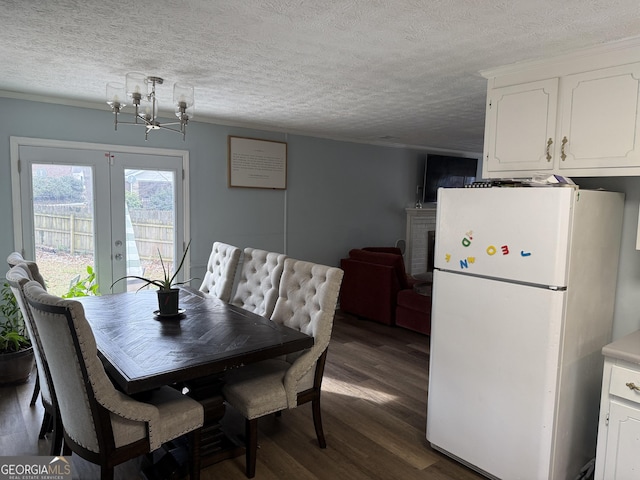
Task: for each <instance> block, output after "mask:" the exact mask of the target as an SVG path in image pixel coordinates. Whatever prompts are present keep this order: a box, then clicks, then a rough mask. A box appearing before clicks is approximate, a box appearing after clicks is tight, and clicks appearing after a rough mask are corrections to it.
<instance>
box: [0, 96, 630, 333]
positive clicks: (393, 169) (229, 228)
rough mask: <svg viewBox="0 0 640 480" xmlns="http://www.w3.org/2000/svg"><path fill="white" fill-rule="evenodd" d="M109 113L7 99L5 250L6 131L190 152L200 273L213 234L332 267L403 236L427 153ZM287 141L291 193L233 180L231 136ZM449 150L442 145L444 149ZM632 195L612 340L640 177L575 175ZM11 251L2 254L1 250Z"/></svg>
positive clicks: (1, 136)
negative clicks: (117, 122) (151, 122)
mask: <svg viewBox="0 0 640 480" xmlns="http://www.w3.org/2000/svg"><path fill="white" fill-rule="evenodd" d="M112 122H113V116H112V115H111V113H110V112H109V111H108V107H107V106H106V105H105V109H104V111H100V110H93V109H85V108H77V107H70V106H62V105H55V104H49V103H40V102H30V101H24V100H15V99H9V98H0V218H2V219H3V220H4V225H5V226H9V227H8V228H3V229H0V254H4V255H6V254H8V253H9V252H10V251H12V250H13V248H14V245H13V230H12V228H11V218H12V210H11V179H10V162H9V137H10V136H20V137H36V138H48V139H56V140H69V141H79V142H90V143H104V144H111V145H133V146H148V147H154V148H155V147H157V148H170V149H179V150H189V152H190V168H191V185H190V188H191V190H190V195H191V219H190V220H191V238H192V247H191V255H192V257H191V263H192V275H194V276H196V277H200V278H202V276H203V272H204V268H205V266H206V262H207V258H208V256H209V252H210V249H211V244H212V243H213V241H215V240H220V241H224V242H228V243H231V244H234V245H238V246H239V247H243V248H244V247H246V246H252V247H256V248H264V249H268V250H274V251H280V252H286V253H287V254H289V255H290V256H292V257H295V258H300V259H304V260H310V261H314V262H320V263H325V264H328V265H338V262H339V259H340V258H341V257H343V256H345V255H346V253H347V252H348V251H349V250H350V249H351V248H354V247H361V246H367V245H393V244H394V243H395V241H396V240H397V239H398V238H404V232H405V212H404V209H405V208H406V207H408V206H412V205H413V203H414V201H415V188H416V185H418V184H420V183H421V182H422V168H423V161H424V155H425V153H424V152H420V151H415V150H408V149H399V148H386V147H376V146H371V145H363V144H357V143H349V142H338V141H333V140H324V139H318V138H313V137H305V136H300V135H291V134H289V135H287V134H284V133H274V132H267V131H259V130H249V129H243V128H239V127H227V126H220V125H212V124H206V123H197V122H193V123H192V124H190V125H189V133H188V135H187V140H186V141H185V142H183V141H182V140H181V138H180V136H179V135H177V134H172V133H169V132H152V133H151V134H150V139H149V141H148V142H146V143H145V142H144V135H143V133H142V129H141V128H138V127H127V126H124V125H123V126H121V127H120V130H119V131H118V132H114V131H113V123H112ZM228 135H237V136H245V137H255V138H261V139H266V140H278V141H286V142H287V144H288V188H287V190H286V191H277V190H261V189H246V188H228V187H227V136H228ZM439 153H442V152H439ZM575 180H576V183H578V184H579V185H581V187H583V188H600V187H602V188H606V189H609V190H615V191H621V192H625V193H626V202H625V214H624V227H623V239H622V252H621V258H620V272H619V275H618V291H617V297H616V312H615V318H614V332H613V336H614V338H619V337H621V336H623V335H625V334H627V333H630V332H633V331H635V330H638V329H640V313H639V312H640V295H639V294H638V293H639V292H640V253H639V252H638V251H636V250H635V242H636V229H637V224H638V204H639V203H640V177H632V178H628V177H610V178H591V179H575ZM3 252H4V253H3Z"/></svg>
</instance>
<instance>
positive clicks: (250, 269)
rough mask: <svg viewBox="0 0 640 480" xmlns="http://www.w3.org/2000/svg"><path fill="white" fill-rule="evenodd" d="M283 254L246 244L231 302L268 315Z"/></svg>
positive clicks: (274, 294)
mask: <svg viewBox="0 0 640 480" xmlns="http://www.w3.org/2000/svg"><path fill="white" fill-rule="evenodd" d="M285 258H287V256H286V255H284V254H282V253H274V252H267V251H265V250H258V249H255V248H250V247H247V248H245V249H244V260H243V262H242V270H241V272H240V280H239V282H238V288H237V289H236V294H235V296H234V297H233V300H232V302H231V303H233V304H234V305H237V306H239V307H242V308H244V309H245V310H249V311H250V312H253V313H257V314H258V315H262V316H263V317H270V316H271V313H273V309H274V307H275V306H276V300H278V288H279V286H280V277H281V276H282V270H283V268H284V260H285Z"/></svg>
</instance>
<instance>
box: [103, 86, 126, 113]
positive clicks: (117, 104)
mask: <svg viewBox="0 0 640 480" xmlns="http://www.w3.org/2000/svg"><path fill="white" fill-rule="evenodd" d="M106 98H107V104H108V105H109V106H110V107H111V108H119V109H121V110H122V109H123V108H124V107H125V106H126V105H127V102H126V100H127V92H126V90H125V86H124V84H123V83H118V82H111V83H107V95H106Z"/></svg>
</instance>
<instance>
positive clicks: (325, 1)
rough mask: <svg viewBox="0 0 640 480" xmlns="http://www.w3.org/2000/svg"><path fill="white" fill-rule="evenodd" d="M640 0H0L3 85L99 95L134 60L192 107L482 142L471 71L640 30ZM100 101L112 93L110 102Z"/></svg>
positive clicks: (354, 131) (254, 118) (344, 134)
mask: <svg viewBox="0 0 640 480" xmlns="http://www.w3.org/2000/svg"><path fill="white" fill-rule="evenodd" d="M639 13H640V4H639V3H638V0H609V1H594V0H431V1H420V0H386V1H382V0H342V1H341V0H264V1H251V0H218V1H215V0H172V1H169V0H135V1H134V0H129V1H126V0H125V1H113V0H46V1H42V0H2V1H1V2H0V59H1V68H0V90H3V91H4V92H0V95H2V94H4V95H5V96H15V94H14V93H12V92H19V93H24V94H28V95H29V96H30V95H38V96H44V97H55V98H60V99H62V100H61V101H62V102H63V103H64V102H71V103H73V102H103V100H104V92H105V84H106V82H109V81H122V82H123V81H124V75H125V74H126V73H127V72H130V71H139V72H142V73H145V74H147V75H155V76H160V77H163V78H165V84H164V85H162V86H160V87H158V96H159V98H160V101H161V105H166V106H167V108H170V107H169V105H170V103H171V99H172V84H173V83H174V82H176V81H179V82H185V83H192V84H194V85H195V94H196V116H197V118H196V119H195V120H198V119H199V120H201V121H209V122H216V123H222V124H230V125H246V126H252V127H258V128H263V129H269V130H271V129H273V130H281V131H287V132H292V133H304V134H310V135H315V136H321V137H329V138H337V139H345V140H354V141H359V142H371V143H381V144H395V145H408V146H418V147H427V148H432V149H446V150H455V151H459V152H480V151H482V142H483V128H484V102H485V96H486V80H485V79H483V78H482V77H481V76H480V75H479V73H478V71H479V70H484V69H489V68H494V67H498V66H501V65H506V64H510V63H514V62H518V61H523V60H529V59H536V58H541V57H547V56H554V55H556V54H561V53H567V52H571V51H573V50H577V49H581V48H583V47H589V46H595V45H599V44H601V43H607V42H611V41H615V40H619V39H623V38H629V37H633V36H636V35H638V34H640V20H639V19H640V16H639ZM99 108H104V110H105V115H111V114H110V113H109V109H108V106H107V105H106V104H104V103H103V106H102V107H99Z"/></svg>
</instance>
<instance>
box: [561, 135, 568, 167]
mask: <svg viewBox="0 0 640 480" xmlns="http://www.w3.org/2000/svg"><path fill="white" fill-rule="evenodd" d="M568 141H569V140H567V137H564V138H563V139H562V146H561V147H560V153H561V155H560V158H562V161H563V162H564V160H565V158H567V154H566V153H564V146H565V145H566V144H567V142H568Z"/></svg>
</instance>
